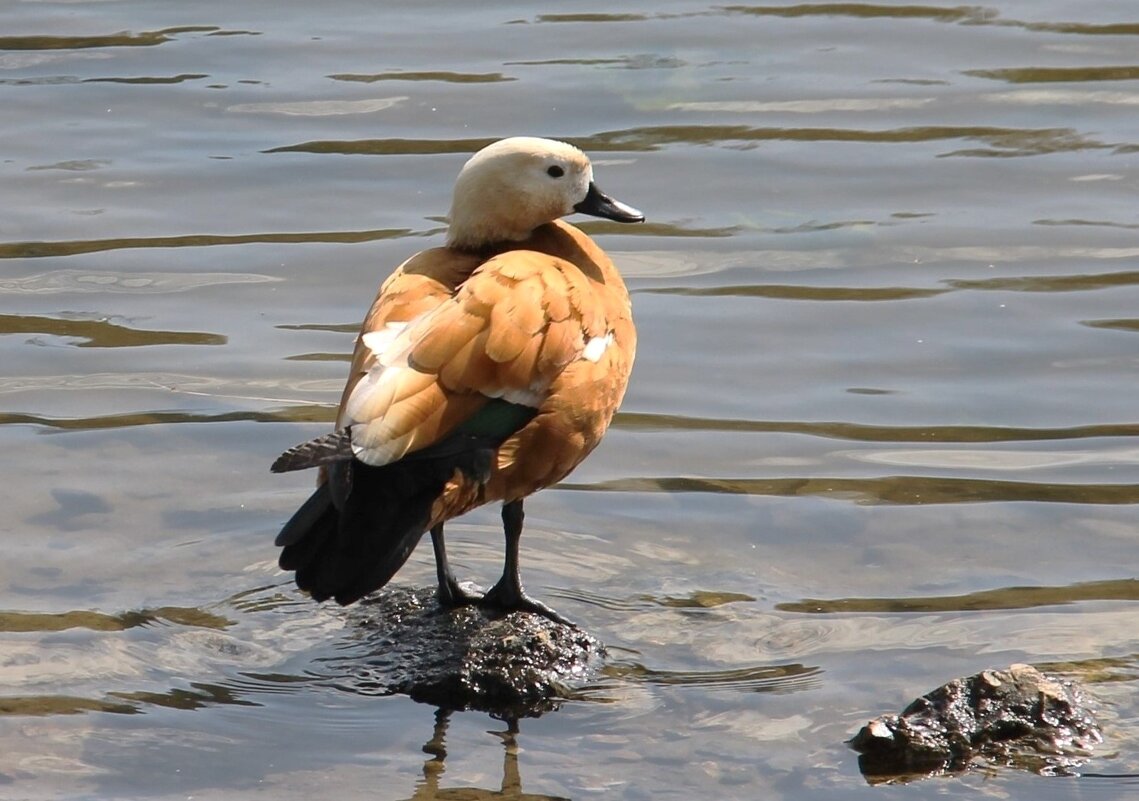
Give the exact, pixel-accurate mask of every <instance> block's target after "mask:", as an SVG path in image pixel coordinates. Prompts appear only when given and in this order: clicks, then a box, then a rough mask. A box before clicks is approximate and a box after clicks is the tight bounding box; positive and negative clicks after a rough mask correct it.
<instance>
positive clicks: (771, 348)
mask: <svg viewBox="0 0 1139 801" xmlns="http://www.w3.org/2000/svg"><path fill="white" fill-rule="evenodd" d="M601 8H602V6H597V5H592V6H591V5H588V4H579V3H572V4H565V3H562V4H557V3H551V4H546V5H540V4H533V3H526V2H516V3H502V4H492V5H491V6H486V5H485V4H465V3H458V2H451V3H447V4H436V5H434V6H432V7H431V8H430V9H428V8H427V7H425V6H423V5H422V4H411V3H408V4H405V5H401V6H392V5H391V4H387V5H384V4H379V5H377V4H374V3H360V2H350V1H349V0H331V1H330V2H325V3H320V4H312V3H301V2H267V0H262V1H261V2H253V1H249V2H240V3H233V2H220V0H215V1H214V2H195V3H158V4H156V3H143V2H138V1H137V0H123V2H58V3H51V2H19V1H16V2H11V1H10V2H8V3H7V4H4V5H2V6H0V23H2V24H0V103H2V105H0V107H2V108H3V112H2V114H0V142H2V143H3V147H2V148H0V197H2V198H3V208H4V213H3V215H0V257H2V258H3V261H2V262H0V334H4V336H0V364H3V369H2V370H0V423H3V425H2V426H0V447H2V449H3V452H4V465H5V472H4V475H5V482H4V485H5V488H6V492H5V495H4V510H5V514H4V516H3V520H2V522H0V532H2V533H3V543H4V551H5V554H4V559H3V560H0V608H3V609H5V610H8V611H6V612H3V613H0V649H2V650H0V654H2V656H0V678H2V686H3V691H2V693H0V712H2V713H3V715H2V716H0V782H2V783H3V784H2V785H0V793H2V794H3V795H5V796H6V797H12V798H56V797H64V796H66V797H73V798H187V797H191V796H192V797H194V798H197V799H201V798H226V799H234V798H246V797H253V796H254V795H258V796H260V795H262V794H264V793H265V792H269V793H270V794H271V795H272V796H273V797H275V798H311V797H313V796H315V795H317V794H319V795H320V797H342V798H356V797H368V798H375V799H399V798H409V797H416V798H443V797H449V798H459V797H463V798H476V797H477V798H483V797H491V796H492V795H495V794H496V793H498V792H499V791H501V793H502V795H503V796H505V797H519V793H521V792H523V791H524V792H525V793H526V794H527V795H526V796H525V797H528V798H536V797H544V796H555V797H569V798H576V799H581V798H591V797H598V798H626V799H642V798H677V799H692V798H741V799H742V798H748V799H754V798H757V797H761V798H772V799H776V798H786V799H807V798H811V799H814V798H840V799H850V798H860V797H867V798H869V797H874V798H877V797H880V796H881V795H882V794H883V793H887V794H888V793H890V792H891V791H889V790H883V789H881V788H870V787H868V786H867V785H866V783H865V782H864V780H863V779H862V777H861V775H860V774H859V771H858V766H857V758H856V755H855V754H854V753H853V752H851V751H849V750H848V749H847V748H846V747H845V746H844V745H843V741H844V740H846V739H847V738H849V737H850V736H851V735H852V734H853V733H854V732H855V730H856V729H857V728H858V726H860V725H861V724H862V723H863V722H865V720H866V719H867V718H869V717H871V716H872V715H876V714H879V713H882V712H887V711H896V710H898V709H899V708H900V707H902V706H903V705H904V704H905V703H907V702H908V701H909V700H910V699H911V698H912V697H914V696H916V695H918V694H920V693H922V692H925V691H926V690H929V689H931V688H933V687H934V686H936V685H938V684H940V683H942V682H943V681H945V680H948V679H950V678H952V677H955V676H958V675H964V674H967V673H972V672H974V671H976V670H978V669H981V668H985V667H990V666H1004V665H1007V664H1009V663H1011V662H1017V661H1027V662H1032V663H1034V664H1036V665H1038V666H1046V667H1049V668H1051V669H1053V670H1056V671H1059V672H1061V673H1063V674H1065V675H1069V676H1073V677H1078V678H1080V679H1082V680H1083V681H1084V682H1086V683H1087V684H1088V686H1089V688H1090V689H1091V691H1092V693H1093V694H1094V695H1095V696H1096V698H1097V699H1098V700H1099V703H1100V704H1101V710H1102V716H1103V720H1104V723H1105V727H1106V734H1107V738H1108V739H1107V742H1106V744H1105V745H1104V746H1103V748H1102V749H1100V751H1099V752H1098V754H1097V756H1096V758H1095V759H1094V760H1093V761H1092V762H1091V763H1090V764H1089V765H1088V766H1087V767H1086V770H1085V772H1084V775H1082V776H1080V777H1069V778H1043V777H1038V776H1034V775H1027V774H1022V773H1017V772H1013V771H1007V770H1000V771H996V772H994V773H985V772H976V773H973V774H970V775H968V776H966V777H964V778H940V779H933V780H930V781H927V782H925V783H920V784H916V785H910V786H909V787H908V788H907V789H906V790H905V791H904V792H905V793H906V794H907V797H919V798H926V797H933V796H938V797H944V796H950V797H960V798H975V797H978V796H980V795H982V794H985V795H994V796H1000V797H1014V798H1024V797H1033V798H1041V799H1053V798H1054V799H1067V798H1096V799H1099V798H1105V799H1106V798H1130V797H1133V795H1134V793H1135V792H1136V788H1137V786H1139V778H1136V776H1137V774H1139V705H1137V704H1136V701H1135V694H1136V682H1137V680H1139V633H1137V632H1139V628H1137V627H1136V625H1135V621H1136V614H1137V611H1139V610H1137V608H1136V601H1137V600H1139V583H1137V580H1136V576H1137V575H1139V523H1137V519H1136V512H1135V508H1136V506H1135V505H1136V503H1139V448H1137V447H1136V444H1135V443H1136V437H1137V436H1139V418H1137V417H1136V397H1137V389H1139V387H1137V378H1139V338H1137V334H1139V240H1137V238H1136V234H1137V232H1139V218H1137V217H1136V201H1137V191H1136V186H1137V180H1139V164H1137V161H1136V159H1137V157H1139V116H1137V114H1136V107H1137V106H1139V83H1137V81H1139V60H1137V57H1136V53H1137V52H1139V51H1137V50H1136V46H1137V44H1139V10H1137V9H1136V8H1135V6H1134V3H1132V2H1123V0H1117V1H1116V2H1111V1H1110V0H1102V1H1101V2H1096V3H1094V4H1089V3H1080V2H1076V1H1075V0H1033V1H1032V2H1028V0H1021V1H1020V2H1017V1H1015V0H1009V1H1008V2H1001V3H997V4H995V5H990V6H985V7H974V6H969V7H965V6H952V5H945V6H921V5H912V4H911V5H906V4H902V3H893V2H886V3H880V4H795V5H765V6H748V5H733V6H706V5H699V4H695V5H694V4H691V3H688V2H680V1H679V0H676V1H670V0H664V2H656V3H651V4H650V3H644V2H633V3H626V4H624V5H623V6H622V7H621V8H620V9H619V10H616V11H608V12H604V13H602V12H601V10H600V9H601ZM515 133H534V134H541V135H552V136H559V137H564V138H569V139H571V140H572V141H574V142H576V143H578V144H580V145H582V146H583V147H584V148H586V149H587V150H588V151H589V152H590V153H592V154H593V155H594V157H595V161H596V162H597V163H598V174H599V176H601V177H603V185H604V186H605V187H607V188H608V190H609V191H611V192H612V193H614V194H615V195H617V196H618V197H621V198H622V199H624V200H626V201H628V202H629V203H632V204H635V205H637V206H639V207H641V208H643V209H644V210H645V211H646V212H647V213H648V215H649V217H650V222H649V223H648V224H646V225H644V226H640V227H638V228H635V229H630V228H627V227H618V226H614V225H606V224H602V223H597V222H587V223H585V224H584V226H583V227H585V228H586V229H587V230H589V231H590V232H591V233H592V234H594V235H595V236H596V237H597V239H598V240H599V241H600V242H601V243H602V244H603V246H604V247H606V248H607V249H608V250H609V251H610V252H611V253H612V254H613V255H614V256H615V258H616V260H617V261H618V263H619V264H620V265H621V266H622V267H623V269H624V272H625V274H626V275H627V276H628V282H629V285H630V287H631V289H632V290H633V292H634V304H635V309H636V314H637V320H638V325H639V330H640V349H639V353H638V362H637V369H636V371H635V374H634V378H633V384H632V388H631V390H630V393H629V395H628V398H627V401H626V405H625V408H624V411H623V413H622V415H621V417H620V419H619V420H618V422H617V424H616V426H615V428H614V429H613V430H612V432H611V433H610V435H609V437H608V439H607V442H606V444H605V445H603V446H602V448H600V449H599V450H598V451H597V452H596V453H595V454H594V455H593V456H592V457H591V459H590V460H589V461H587V462H586V463H585V464H584V465H583V466H582V467H581V468H580V469H579V470H578V471H577V472H576V473H575V474H574V475H573V476H572V477H571V479H570V481H569V482H568V483H567V484H566V485H565V486H563V487H561V488H559V489H555V490H550V491H546V492H544V493H542V494H541V495H539V496H537V497H536V498H534V499H533V500H532V501H531V502H530V503H529V504H528V506H527V513H528V518H527V523H528V530H527V534H526V536H525V537H524V538H523V559H524V565H523V566H524V575H525V577H526V579H527V583H528V586H529V587H530V588H531V589H532V590H533V591H534V593H535V594H536V595H537V596H538V597H541V598H543V599H545V600H548V601H550V602H551V603H552V604H554V605H555V606H556V607H557V608H558V609H559V610H560V611H562V612H564V613H565V614H567V615H569V616H571V617H573V618H574V619H576V620H578V621H579V622H581V623H582V624H583V625H584V626H585V627H586V628H587V629H588V630H589V631H591V632H592V633H594V634H595V635H597V636H598V637H599V638H601V639H602V640H604V641H605V642H606V643H608V644H609V646H610V648H611V650H612V652H613V655H614V657H615V659H614V662H613V664H612V665H611V667H610V668H609V669H608V671H607V673H606V675H605V676H603V677H602V679H601V680H599V682H598V683H597V685H596V686H594V687H591V688H588V689H587V690H586V692H585V694H584V696H585V697H584V698H583V700H581V701H576V702H573V703H570V704H568V705H566V706H565V707H563V708H562V709H561V710H559V711H557V712H554V713H550V714H547V715H545V716H543V717H541V718H537V719H531V720H523V721H521V723H520V725H519V731H518V732H517V733H516V734H510V733H508V731H507V729H508V727H507V726H506V725H505V724H503V723H500V722H498V721H495V720H492V719H490V718H488V717H487V716H485V715H482V714H477V713H456V714H453V715H451V716H450V717H449V718H448V717H447V716H437V715H436V712H435V710H434V709H432V708H429V707H425V706H421V705H418V704H415V703H413V702H411V701H410V700H408V699H406V698H402V697H376V696H374V695H370V694H369V693H368V691H367V687H366V684H365V683H363V682H361V681H360V679H359V671H358V668H359V665H360V664H361V663H362V662H364V661H366V659H367V656H368V650H367V649H368V643H367V638H366V637H362V636H361V635H360V632H359V630H358V628H356V627H354V625H353V622H352V616H351V614H350V613H345V612H343V611H340V610H336V609H331V608H326V607H316V606H314V605H312V604H311V603H309V602H308V601H307V600H306V599H305V598H303V597H302V596H300V595H299V594H298V593H297V592H296V591H295V590H294V589H293V588H292V586H291V584H290V582H289V580H288V577H286V576H284V575H283V574H281V573H279V572H278V571H277V570H276V568H275V563H274V559H275V555H276V554H275V549H274V548H273V547H272V545H271V541H272V537H273V535H274V533H275V531H276V529H277V528H278V527H279V525H280V523H281V522H282V521H283V520H284V519H285V518H286V517H287V516H288V515H289V514H290V513H291V512H292V510H293V509H294V507H295V506H296V504H297V503H299V501H300V500H301V499H302V498H303V497H304V496H305V495H306V494H307V487H308V481H309V480H310V477H308V476H294V477H291V478H290V477H281V476H272V475H270V474H269V472H268V469H267V467H268V464H269V462H270V461H272V459H273V458H274V457H275V456H276V455H277V453H278V452H279V451H280V450H282V449H283V448H284V447H286V446H288V445H291V444H293V443H295V442H297V441H299V440H301V439H303V438H306V437H309V436H314V435H316V434H317V433H319V432H321V431H323V430H325V428H326V427H327V425H328V421H329V420H330V419H331V415H332V405H333V404H335V402H336V400H337V399H338V396H339V391H340V386H341V384H342V381H343V372H344V369H345V365H344V360H345V354H346V353H348V351H349V350H350V347H351V339H352V332H354V330H355V327H356V325H357V324H358V321H359V319H360V318H361V316H362V314H363V312H364V310H365V308H366V307H367V304H368V302H369V300H370V299H371V296H372V294H373V292H374V291H375V288H376V286H377V285H378V283H379V282H380V280H381V279H382V278H383V277H384V276H385V275H386V274H387V272H388V271H389V270H390V269H391V268H392V266H394V265H395V264H397V263H399V262H400V261H401V260H402V259H403V258H405V257H406V256H407V255H409V254H410V253H412V252H414V251H416V250H418V249H420V248H422V247H424V246H427V245H431V244H436V243H438V242H439V241H440V236H439V232H440V231H441V228H442V223H441V219H440V215H442V214H444V213H445V212H446V209H447V205H448V199H449V192H450V185H451V181H452V179H453V177H454V174H455V172H456V171H457V169H458V167H459V165H460V164H461V163H462V161H463V159H464V158H465V155H466V154H467V153H469V152H471V151H473V150H475V149H476V148H477V147H479V146H480V145H481V144H483V143H485V142H487V141H489V140H492V139H495V138H498V137H500V136H503V135H509V134H515ZM449 531H451V532H452V534H451V540H449V542H453V546H452V548H453V557H454V559H455V561H456V562H457V567H458V568H459V570H460V572H461V573H462V574H463V575H464V577H471V578H474V579H476V580H480V581H482V582H484V583H486V582H488V581H490V580H492V579H493V578H494V576H495V575H496V572H497V569H498V565H499V560H500V558H501V542H500V537H501V535H500V533H499V528H498V520H497V512H496V511H495V510H493V509H489V510H482V511H480V512H479V513H476V514H472V515H470V516H469V517H468V518H466V519H465V520H464V521H463V522H462V523H460V524H457V525H454V526H453V527H451V528H450V529H449ZM432 576H433V572H432V565H431V560H430V554H429V550H428V549H427V548H426V547H424V548H422V549H421V550H420V552H417V554H416V555H415V556H414V557H413V559H412V562H411V563H410V564H409V566H408V567H407V568H406V569H405V570H404V571H403V572H401V574H400V576H399V579H398V580H399V582H401V583H407V584H426V583H429V582H430V581H431V580H432ZM459 788H480V789H479V790H478V791H477V792H476V791H473V790H465V791H462V792H460V791H459Z"/></svg>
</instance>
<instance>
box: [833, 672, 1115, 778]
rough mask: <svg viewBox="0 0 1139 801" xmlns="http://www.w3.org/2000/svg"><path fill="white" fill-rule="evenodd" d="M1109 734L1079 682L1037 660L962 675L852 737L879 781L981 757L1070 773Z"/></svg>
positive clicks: (954, 768) (947, 769)
mask: <svg viewBox="0 0 1139 801" xmlns="http://www.w3.org/2000/svg"><path fill="white" fill-rule="evenodd" d="M1101 742H1103V735H1102V734H1101V732H1100V728H1099V724H1098V723H1097V722H1096V718H1095V714H1094V713H1093V711H1092V710H1091V709H1090V708H1089V705H1088V700H1087V698H1086V696H1085V694H1084V692H1083V691H1082V690H1081V689H1080V688H1079V687H1078V686H1077V685H1075V684H1074V683H1072V682H1068V681H1063V680H1060V679H1057V678H1055V677H1052V676H1048V675H1045V674H1043V673H1041V672H1040V671H1038V670H1037V669H1036V668H1034V667H1032V666H1031V665H1012V666H1011V667H1009V668H1008V669H1006V670H985V671H982V672H981V673H978V674H977V675H975V676H969V677H967V678H963V679H955V680H954V681H951V682H949V683H948V684H945V685H942V686H941V687H938V688H937V689H936V690H933V691H932V692H930V693H927V694H926V695H923V696H922V697H921V698H918V699H917V700H916V701H914V702H913V703H911V704H910V705H909V706H908V707H906V708H905V709H904V710H903V711H902V714H901V715H883V716H882V717H880V718H876V719H874V720H872V721H870V722H869V723H868V724H867V725H866V726H863V727H862V729H861V730H860V731H859V732H858V734H856V735H855V736H854V738H853V739H852V740H850V742H849V745H850V746H851V747H852V748H853V749H854V750H856V751H858V752H860V753H861V754H862V756H861V757H860V758H859V763H858V764H859V767H860V768H861V770H862V773H863V775H864V776H865V777H866V779H867V781H868V782H870V783H872V784H874V783H881V782H899V781H903V782H904V781H912V780H914V779H918V778H926V777H928V776H935V775H940V774H944V773H952V772H958V771H963V770H966V769H967V768H968V767H969V765H970V764H971V763H972V762H973V761H974V760H976V759H982V760H987V761H989V762H990V763H995V764H1003V765H1009V766H1013V767H1018V768H1021V769H1025V770H1031V771H1033V772H1036V773H1042V774H1069V773H1072V772H1073V771H1074V769H1075V768H1076V767H1078V766H1079V765H1081V764H1083V763H1084V762H1086V761H1087V757H1088V754H1089V752H1090V751H1091V749H1092V748H1093V747H1094V746H1095V745H1097V744H1099V743H1101Z"/></svg>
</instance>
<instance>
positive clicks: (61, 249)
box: [0, 228, 422, 259]
mask: <svg viewBox="0 0 1139 801" xmlns="http://www.w3.org/2000/svg"><path fill="white" fill-rule="evenodd" d="M420 235H422V234H418V233H416V232H414V231H412V230H411V229H409V228H381V229H376V230H373V231H310V232H304V233H262V234H231V235H217V234H187V235H182V236H148V237H137V238H122V239H89V240H74V241H70V242H5V243H0V259H36V258H43V257H46V256H76V255H79V254H83V253H101V252H103V251H105V250H131V249H135V248H200V247H209V246H212V245H250V244H289V245H291V244H303V243H313V242H339V243H355V242H373V241H375V240H378V239H402V238H404V237H409V236H420Z"/></svg>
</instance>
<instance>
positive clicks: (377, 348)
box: [360, 323, 408, 360]
mask: <svg viewBox="0 0 1139 801" xmlns="http://www.w3.org/2000/svg"><path fill="white" fill-rule="evenodd" d="M407 326H408V324H407V323H386V324H385V325H384V327H383V328H381V329H380V330H379V331H369V332H368V333H366V334H364V335H363V336H361V337H360V341H362V342H363V343H364V345H365V346H366V347H367V348H368V350H370V351H371V352H372V353H374V354H375V356H376V358H377V359H380V360H382V359H383V355H384V351H386V350H387V349H388V346H390V345H391V344H392V342H393V341H395V338H396V337H398V336H399V335H400V334H401V333H402V332H403V329H405V328H407Z"/></svg>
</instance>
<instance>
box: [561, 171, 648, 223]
mask: <svg viewBox="0 0 1139 801" xmlns="http://www.w3.org/2000/svg"><path fill="white" fill-rule="evenodd" d="M573 210H574V211H580V212H581V213H582V214H591V215H593V216H594V217H604V218H606V219H607V220H616V221H617V222H624V223H633V222H644V221H645V215H643V214H641V213H640V212H639V211H637V210H636V209H635V208H633V207H632V206H626V205H625V204H624V203H622V202H621V201H620V200H614V199H613V198H611V197H609V195H607V194H605V193H604V192H602V191H601V190H600V189H598V188H597V184H595V183H593V181H590V182H589V192H588V193H587V194H586V196H585V200H583V201H581V202H580V203H578V204H577V205H576V206H574V207H573Z"/></svg>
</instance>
